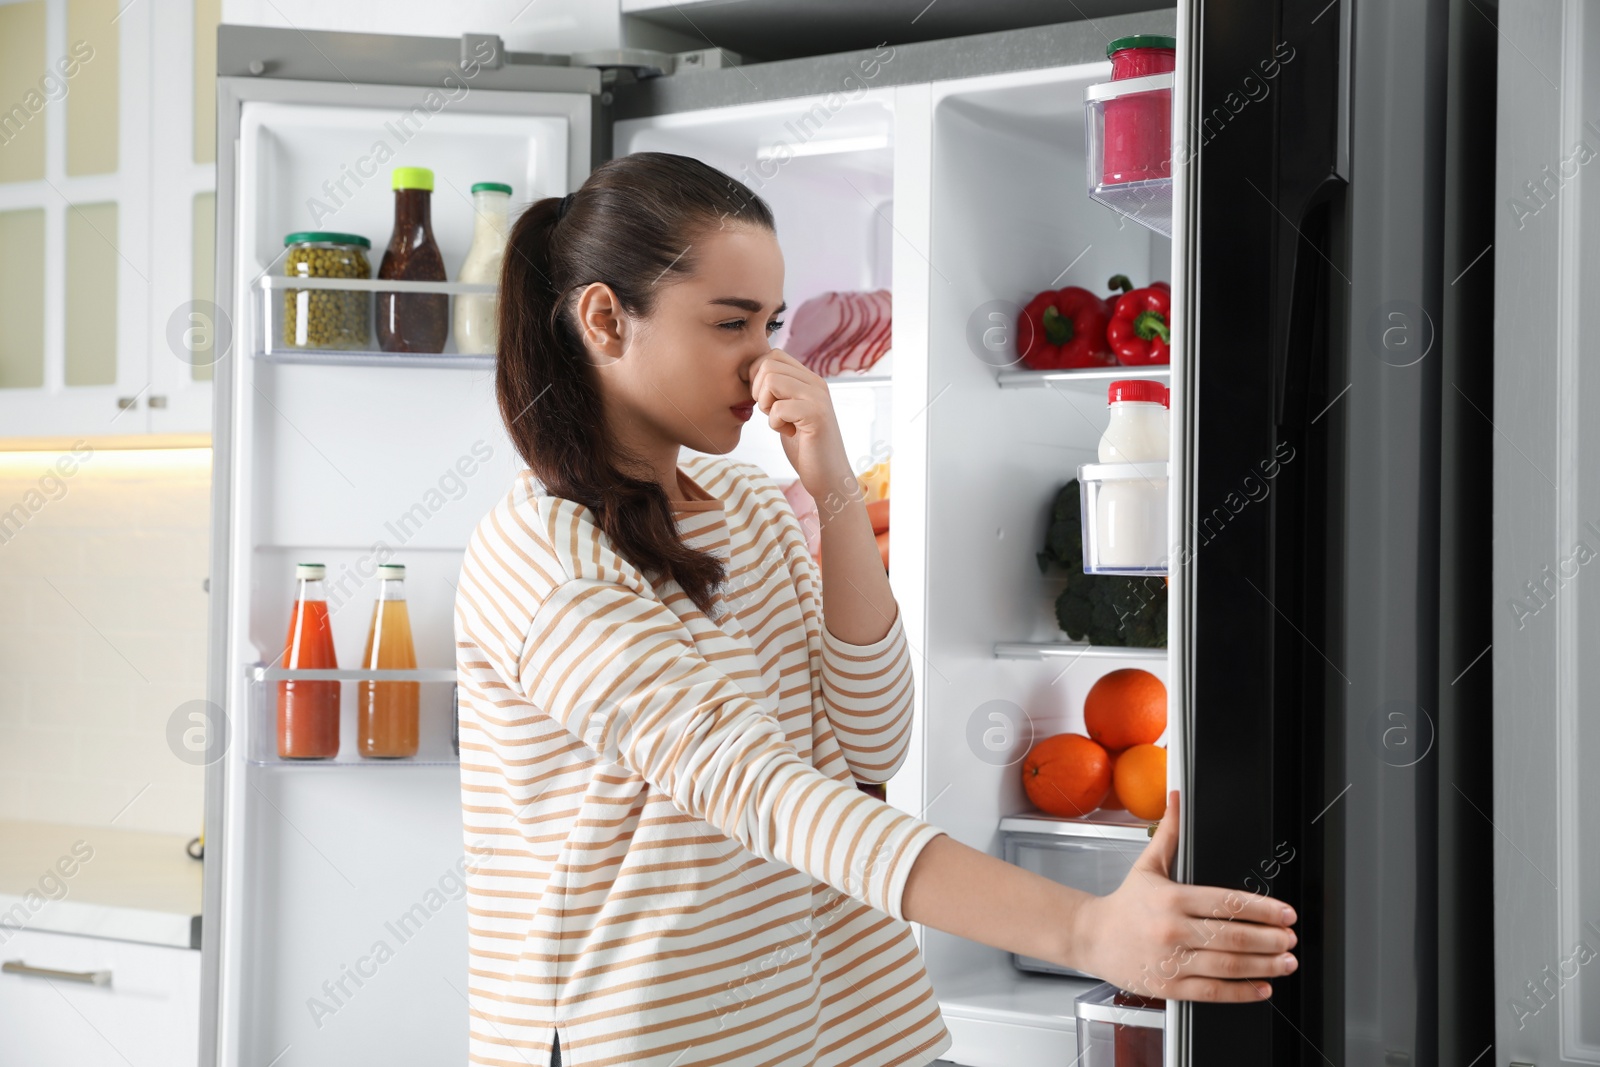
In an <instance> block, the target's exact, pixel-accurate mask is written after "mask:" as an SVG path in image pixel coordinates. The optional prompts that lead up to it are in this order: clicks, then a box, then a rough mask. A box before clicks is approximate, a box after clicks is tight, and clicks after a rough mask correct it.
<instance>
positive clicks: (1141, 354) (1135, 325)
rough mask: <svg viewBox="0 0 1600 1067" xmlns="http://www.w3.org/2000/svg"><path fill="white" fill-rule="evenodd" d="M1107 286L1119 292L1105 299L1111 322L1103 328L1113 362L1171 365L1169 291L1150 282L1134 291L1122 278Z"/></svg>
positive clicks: (1131, 284)
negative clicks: (1119, 292)
mask: <svg viewBox="0 0 1600 1067" xmlns="http://www.w3.org/2000/svg"><path fill="white" fill-rule="evenodd" d="M1108 284H1109V285H1110V286H1111V287H1112V288H1113V289H1117V288H1120V289H1122V291H1123V292H1122V295H1120V296H1117V295H1115V294H1113V295H1112V296H1111V297H1110V298H1109V299H1108V303H1109V304H1110V306H1111V321H1110V322H1108V323H1107V324H1106V343H1107V344H1108V345H1110V347H1111V352H1112V354H1113V355H1114V356H1115V357H1116V360H1117V362H1118V363H1120V364H1122V365H1123V366H1124V367H1143V366H1149V365H1151V364H1156V363H1170V362H1172V357H1171V352H1170V348H1169V345H1170V343H1171V341H1172V332H1171V322H1172V287H1171V286H1170V285H1168V284H1167V283H1166V282H1151V283H1150V284H1149V285H1148V286H1146V287H1145V288H1143V289H1135V288H1134V287H1133V283H1132V282H1131V281H1129V280H1128V278H1127V276H1126V275H1123V274H1118V275H1115V276H1113V277H1112V279H1111V281H1110V282H1109V283H1108Z"/></svg>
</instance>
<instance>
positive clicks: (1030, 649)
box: [994, 641, 1167, 660]
mask: <svg viewBox="0 0 1600 1067" xmlns="http://www.w3.org/2000/svg"><path fill="white" fill-rule="evenodd" d="M1058 657H1060V658H1066V659H1077V658H1089V659H1144V660H1151V659H1157V660H1165V659H1166V658H1167V650H1166V649H1164V648H1130V647H1127V646H1122V645H1087V644H1080V643H1079V642H1076V641H996V642H995V644H994V658H995V659H1055V658H1058Z"/></svg>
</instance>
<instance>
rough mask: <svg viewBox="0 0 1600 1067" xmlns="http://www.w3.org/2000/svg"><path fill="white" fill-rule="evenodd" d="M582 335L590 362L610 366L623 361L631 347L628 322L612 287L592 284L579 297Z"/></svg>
mask: <svg viewBox="0 0 1600 1067" xmlns="http://www.w3.org/2000/svg"><path fill="white" fill-rule="evenodd" d="M577 310H578V333H579V336H580V337H581V338H582V340H583V347H584V349H585V350H586V351H587V352H588V353H589V356H590V358H592V359H596V360H605V361H606V362H610V361H612V360H617V359H621V358H622V351H623V349H624V347H626V344H627V339H628V338H627V328H628V323H627V318H626V316H625V315H624V314H623V310H622V302H621V301H620V300H618V299H617V294H616V293H615V292H613V291H612V289H611V286H609V285H607V284H605V283H604V282H591V283H590V284H589V285H586V286H584V289H583V292H581V293H579V294H578V309H577Z"/></svg>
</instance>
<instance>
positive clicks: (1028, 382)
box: [995, 363, 1172, 400]
mask: <svg viewBox="0 0 1600 1067" xmlns="http://www.w3.org/2000/svg"><path fill="white" fill-rule="evenodd" d="M1124 378H1148V379H1150V380H1152V381H1158V382H1164V381H1170V380H1171V378H1172V365H1171V364H1169V363H1158V364H1153V365H1151V366H1148V367H1121V366H1118V367H1082V368H1079V369H1078V370H1026V369H1023V370H1003V371H1001V372H1000V373H998V374H996V375H995V384H996V385H998V386H999V387H1000V388H1002V389H1044V388H1047V387H1052V386H1068V387H1075V386H1081V385H1083V384H1085V383H1099V382H1115V381H1121V380H1122V379H1124ZM1101 392H1102V393H1103V392H1104V390H1103V389H1102V390H1101ZM1101 399H1102V400H1103V399H1105V398H1104V397H1103V396H1102V397H1101Z"/></svg>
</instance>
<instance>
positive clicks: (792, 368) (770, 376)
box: [750, 348, 859, 501]
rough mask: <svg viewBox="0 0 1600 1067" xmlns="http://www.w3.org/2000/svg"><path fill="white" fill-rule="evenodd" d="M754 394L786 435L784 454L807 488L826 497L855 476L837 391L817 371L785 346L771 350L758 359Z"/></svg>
mask: <svg viewBox="0 0 1600 1067" xmlns="http://www.w3.org/2000/svg"><path fill="white" fill-rule="evenodd" d="M750 393H751V395H752V397H753V398H754V399H755V404H756V407H757V408H759V409H760V410H761V413H762V414H763V415H765V416H767V425H769V426H771V427H772V428H773V429H774V430H777V431H778V433H780V434H781V435H782V436H783V452H784V455H786V456H788V458H789V465H790V466H792V467H794V472H795V473H796V474H798V475H799V476H800V484H801V485H803V486H805V489H806V492H808V493H810V494H811V495H812V497H814V498H815V499H817V500H819V501H820V500H821V499H822V498H823V497H824V496H825V495H826V494H828V493H830V492H836V491H837V490H838V489H839V487H840V486H844V485H847V483H848V482H854V481H855V473H854V471H853V470H852V469H851V467H850V457H849V456H847V455H846V454H845V449H844V437H843V435H842V434H841V433H840V432H839V420H838V417H837V416H836V415H835V414H834V410H833V394H832V393H830V392H829V391H828V383H827V382H826V381H824V380H823V379H822V378H821V377H820V376H819V375H818V374H817V373H816V372H815V371H813V370H812V369H811V368H810V367H807V366H806V365H805V364H804V363H801V362H800V361H799V360H798V359H795V358H794V357H793V356H791V355H790V354H789V353H787V352H785V351H784V350H783V349H781V348H774V349H771V350H769V351H768V352H767V353H766V354H765V355H763V356H762V357H761V358H760V359H758V360H756V362H755V368H754V370H753V371H752V372H751V376H750ZM857 492H858V493H859V490H857Z"/></svg>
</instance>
